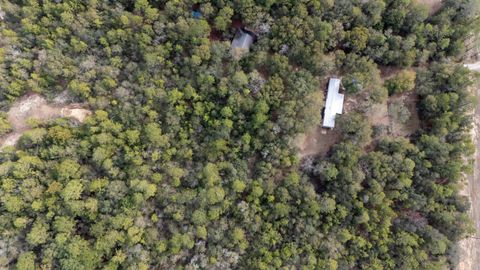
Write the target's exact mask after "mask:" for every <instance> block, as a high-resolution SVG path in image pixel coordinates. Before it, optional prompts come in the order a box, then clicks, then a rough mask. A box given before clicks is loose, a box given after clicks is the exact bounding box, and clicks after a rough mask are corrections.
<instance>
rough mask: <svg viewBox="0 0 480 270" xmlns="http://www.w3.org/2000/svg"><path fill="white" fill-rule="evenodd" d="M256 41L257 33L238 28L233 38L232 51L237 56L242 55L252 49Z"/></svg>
mask: <svg viewBox="0 0 480 270" xmlns="http://www.w3.org/2000/svg"><path fill="white" fill-rule="evenodd" d="M254 41H255V34H254V33H253V32H251V31H248V30H245V29H242V28H238V29H237V33H236V34H235V38H234V39H233V40H232V53H233V55H234V56H236V57H240V56H241V55H243V54H244V53H246V52H248V51H249V50H250V46H252V44H253V42H254Z"/></svg>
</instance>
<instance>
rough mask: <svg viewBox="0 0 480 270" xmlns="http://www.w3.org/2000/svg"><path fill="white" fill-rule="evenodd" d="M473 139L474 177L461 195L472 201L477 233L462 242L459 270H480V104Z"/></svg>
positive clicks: (479, 88) (478, 90) (478, 91)
mask: <svg viewBox="0 0 480 270" xmlns="http://www.w3.org/2000/svg"><path fill="white" fill-rule="evenodd" d="M474 94H475V95H476V96H477V97H480V85H477V87H476V88H475V89H474ZM472 137H473V139H474V143H475V150H476V151H475V163H474V166H475V167H474V170H473V175H469V176H468V183H467V184H466V185H465V186H464V188H463V190H462V191H461V194H462V195H464V196H467V197H468V198H469V200H470V203H471V207H470V217H471V218H472V219H473V222H474V228H475V230H476V233H475V234H474V235H473V237H469V238H466V239H464V240H462V241H460V243H459V244H458V245H459V248H460V259H459V264H458V266H457V270H480V233H479V232H480V200H479V199H480V198H479V194H478V192H480V179H479V177H480V175H479V174H480V151H479V149H480V103H479V104H477V106H476V108H475V115H474V126H473V131H472Z"/></svg>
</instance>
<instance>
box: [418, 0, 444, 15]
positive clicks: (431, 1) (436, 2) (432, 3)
mask: <svg viewBox="0 0 480 270" xmlns="http://www.w3.org/2000/svg"><path fill="white" fill-rule="evenodd" d="M417 2H418V3H419V4H423V5H426V6H427V7H428V13H429V14H430V15H432V14H434V13H435V12H437V11H438V10H439V9H440V8H441V7H442V0H418V1H417Z"/></svg>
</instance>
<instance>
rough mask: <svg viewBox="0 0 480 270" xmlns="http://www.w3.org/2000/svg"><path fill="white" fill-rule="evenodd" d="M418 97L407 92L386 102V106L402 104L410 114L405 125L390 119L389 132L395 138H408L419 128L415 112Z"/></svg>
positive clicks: (418, 119)
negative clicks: (395, 103)
mask: <svg viewBox="0 0 480 270" xmlns="http://www.w3.org/2000/svg"><path fill="white" fill-rule="evenodd" d="M417 101H418V95H417V94H415V93H413V92H409V93H405V94H403V95H395V96H393V97H391V98H390V99H389V100H388V104H392V103H394V102H402V103H403V104H405V107H407V109H408V111H409V112H410V118H409V119H408V121H407V122H406V123H405V124H402V123H399V122H397V121H395V120H394V119H393V118H392V117H390V123H389V124H390V130H391V132H392V135H393V136H395V137H408V136H410V135H412V134H413V133H414V132H415V131H416V130H418V129H419V128H420V118H419V116H418V110H417Z"/></svg>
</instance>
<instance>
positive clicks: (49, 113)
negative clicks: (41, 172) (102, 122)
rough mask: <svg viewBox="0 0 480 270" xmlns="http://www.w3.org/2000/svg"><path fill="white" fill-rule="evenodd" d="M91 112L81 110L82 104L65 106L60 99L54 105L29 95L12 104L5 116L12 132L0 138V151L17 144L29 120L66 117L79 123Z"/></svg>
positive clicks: (36, 96) (32, 94)
mask: <svg viewBox="0 0 480 270" xmlns="http://www.w3.org/2000/svg"><path fill="white" fill-rule="evenodd" d="M89 115H91V111H89V110H87V109H83V108H82V104H79V103H73V104H65V103H64V101H63V100H62V99H58V100H56V101H55V102H54V103H51V104H49V103H47V100H46V99H45V98H43V97H42V96H40V95H38V94H36V93H30V94H27V95H25V96H24V97H22V98H20V99H19V100H18V101H16V102H14V103H13V104H12V106H11V107H10V110H9V111H8V114H7V120H8V121H9V122H10V124H11V126H12V129H13V130H12V132H10V133H8V134H6V135H5V136H3V137H0V149H1V148H3V147H5V146H12V145H15V144H16V143H17V141H18V140H19V139H20V137H21V136H22V134H23V133H24V132H25V131H27V130H28V129H30V126H29V125H28V120H29V119H34V120H39V121H48V120H52V119H55V118H59V117H68V118H72V119H75V120H77V121H79V122H83V121H85V118H86V117H87V116H89Z"/></svg>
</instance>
